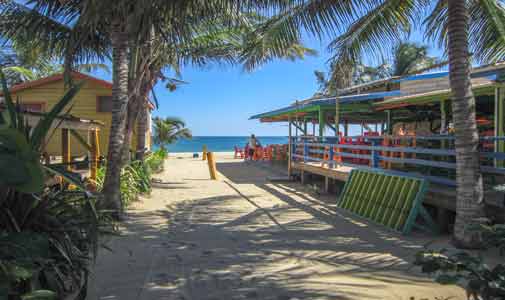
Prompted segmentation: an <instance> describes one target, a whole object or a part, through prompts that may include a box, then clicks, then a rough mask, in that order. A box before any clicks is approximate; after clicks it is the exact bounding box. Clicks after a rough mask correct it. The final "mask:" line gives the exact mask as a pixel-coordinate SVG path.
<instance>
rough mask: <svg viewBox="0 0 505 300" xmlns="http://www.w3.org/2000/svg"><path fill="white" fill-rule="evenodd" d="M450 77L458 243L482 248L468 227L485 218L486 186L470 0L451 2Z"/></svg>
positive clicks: (456, 237)
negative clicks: (472, 56)
mask: <svg viewBox="0 0 505 300" xmlns="http://www.w3.org/2000/svg"><path fill="white" fill-rule="evenodd" d="M448 32H449V35H448V37H449V47H448V50H449V78H450V84H451V90H452V111H453V122H454V129H455V136H456V165H457V166H456V175H457V185H458V186H457V204H456V222H455V225H454V239H455V242H456V243H457V244H458V245H460V246H462V247H474V246H478V245H476V243H478V242H479V241H478V239H476V238H475V235H474V234H469V231H468V230H467V225H468V224H471V223H475V222H476V219H477V218H480V217H482V216H484V210H483V195H484V193H483V184H482V174H481V172H480V166H479V150H478V147H479V134H478V131H477V122H476V120H475V98H474V96H473V92H472V87H471V82H470V60H469V58H470V56H469V52H468V10H467V6H466V1H462V0H448Z"/></svg>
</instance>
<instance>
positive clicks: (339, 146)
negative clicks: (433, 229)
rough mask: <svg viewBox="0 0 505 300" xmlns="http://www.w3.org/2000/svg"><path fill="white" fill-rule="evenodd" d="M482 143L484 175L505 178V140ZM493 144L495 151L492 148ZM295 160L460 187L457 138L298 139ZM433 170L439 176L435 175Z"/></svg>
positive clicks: (483, 139) (435, 136)
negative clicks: (422, 179) (504, 150)
mask: <svg viewBox="0 0 505 300" xmlns="http://www.w3.org/2000/svg"><path fill="white" fill-rule="evenodd" d="M480 140H481V144H482V145H488V146H487V147H485V146H481V148H482V149H481V150H482V151H480V156H481V171H482V172H483V173H484V174H489V175H494V176H496V175H505V167H503V166H505V152H498V151H497V149H502V148H504V147H503V144H504V143H505V137H503V136H495V137H482V138H481V139H480ZM392 142H393V143H392ZM491 143H492V145H493V147H489V144H491ZM428 144H429V145H428ZM291 157H292V159H293V161H299V162H320V163H321V164H322V165H327V166H329V167H335V166H336V165H345V166H351V167H357V168H365V169H366V168H372V169H387V170H388V171H389V172H390V173H392V174H394V173H397V174H398V175H401V174H404V175H407V174H408V175H411V176H412V175H415V176H421V177H423V178H425V179H427V180H429V181H430V182H433V183H438V184H444V185H449V186H455V185H456V182H455V179H454V178H455V170H456V162H455V157H456V151H455V150H454V136H448V135H434V136H398V137H396V136H394V137H393V136H358V137H344V138H336V137H324V138H314V137H310V140H308V138H304V137H297V138H293V140H292V153H291ZM433 170H436V171H437V172H436V173H438V174H436V175H433V174H432V173H433ZM440 173H442V174H440ZM494 179H495V178H494V177H493V180H494Z"/></svg>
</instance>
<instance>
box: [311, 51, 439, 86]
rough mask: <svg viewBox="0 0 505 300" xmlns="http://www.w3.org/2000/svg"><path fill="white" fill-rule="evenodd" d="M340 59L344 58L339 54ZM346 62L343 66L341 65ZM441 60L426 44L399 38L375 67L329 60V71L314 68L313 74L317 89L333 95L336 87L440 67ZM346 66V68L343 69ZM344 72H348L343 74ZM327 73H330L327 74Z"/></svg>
mask: <svg viewBox="0 0 505 300" xmlns="http://www.w3.org/2000/svg"><path fill="white" fill-rule="evenodd" d="M341 59H346V58H343V57H341ZM345 65H347V67H346V68H344V66H345ZM443 65H444V63H443V62H440V61H439V60H438V59H437V58H436V57H431V56H429V55H428V47H427V46H425V45H418V44H416V43H409V42H400V43H399V44H398V45H396V46H395V47H394V49H393V54H392V55H391V58H389V59H386V61H384V62H383V63H382V64H380V65H379V66H377V67H372V66H367V65H363V64H361V63H351V62H347V63H346V62H342V61H335V60H333V61H331V63H330V66H329V73H328V75H326V74H325V73H324V72H321V71H315V72H314V75H315V76H316V80H317V83H318V87H319V92H321V93H323V94H325V95H335V94H336V93H337V90H338V89H343V88H346V87H349V86H351V85H354V84H362V83H366V82H370V81H374V80H379V79H384V78H388V77H393V76H405V75H409V74H415V73H419V72H424V71H427V70H431V69H434V68H440V67H441V66H443ZM345 70H347V71H345ZM346 72H347V75H346ZM326 76H329V77H328V78H326ZM343 76H348V77H349V79H348V80H347V82H345V84H338V81H336V79H337V78H339V77H343Z"/></svg>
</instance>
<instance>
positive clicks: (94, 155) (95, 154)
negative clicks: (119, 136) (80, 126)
mask: <svg viewBox="0 0 505 300" xmlns="http://www.w3.org/2000/svg"><path fill="white" fill-rule="evenodd" d="M88 137H89V142H90V148H91V149H90V152H89V174H90V176H89V177H90V178H91V179H92V180H93V181H94V182H95V181H96V172H97V169H98V158H99V157H100V142H99V136H98V130H90V131H89V132H88Z"/></svg>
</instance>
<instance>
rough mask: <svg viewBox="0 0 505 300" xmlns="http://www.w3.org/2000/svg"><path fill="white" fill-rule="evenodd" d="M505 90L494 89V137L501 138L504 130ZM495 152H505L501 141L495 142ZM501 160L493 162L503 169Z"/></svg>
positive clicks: (504, 146)
mask: <svg viewBox="0 0 505 300" xmlns="http://www.w3.org/2000/svg"><path fill="white" fill-rule="evenodd" d="M504 101H505V88H503V87H500V88H496V89H495V136H503V135H504V134H505V128H504V125H505V124H504V122H505V120H504V107H505V103H504ZM495 152H505V142H504V141H502V140H497V141H495ZM504 165H505V163H504V161H503V160H495V166H497V167H503V166H504Z"/></svg>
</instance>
